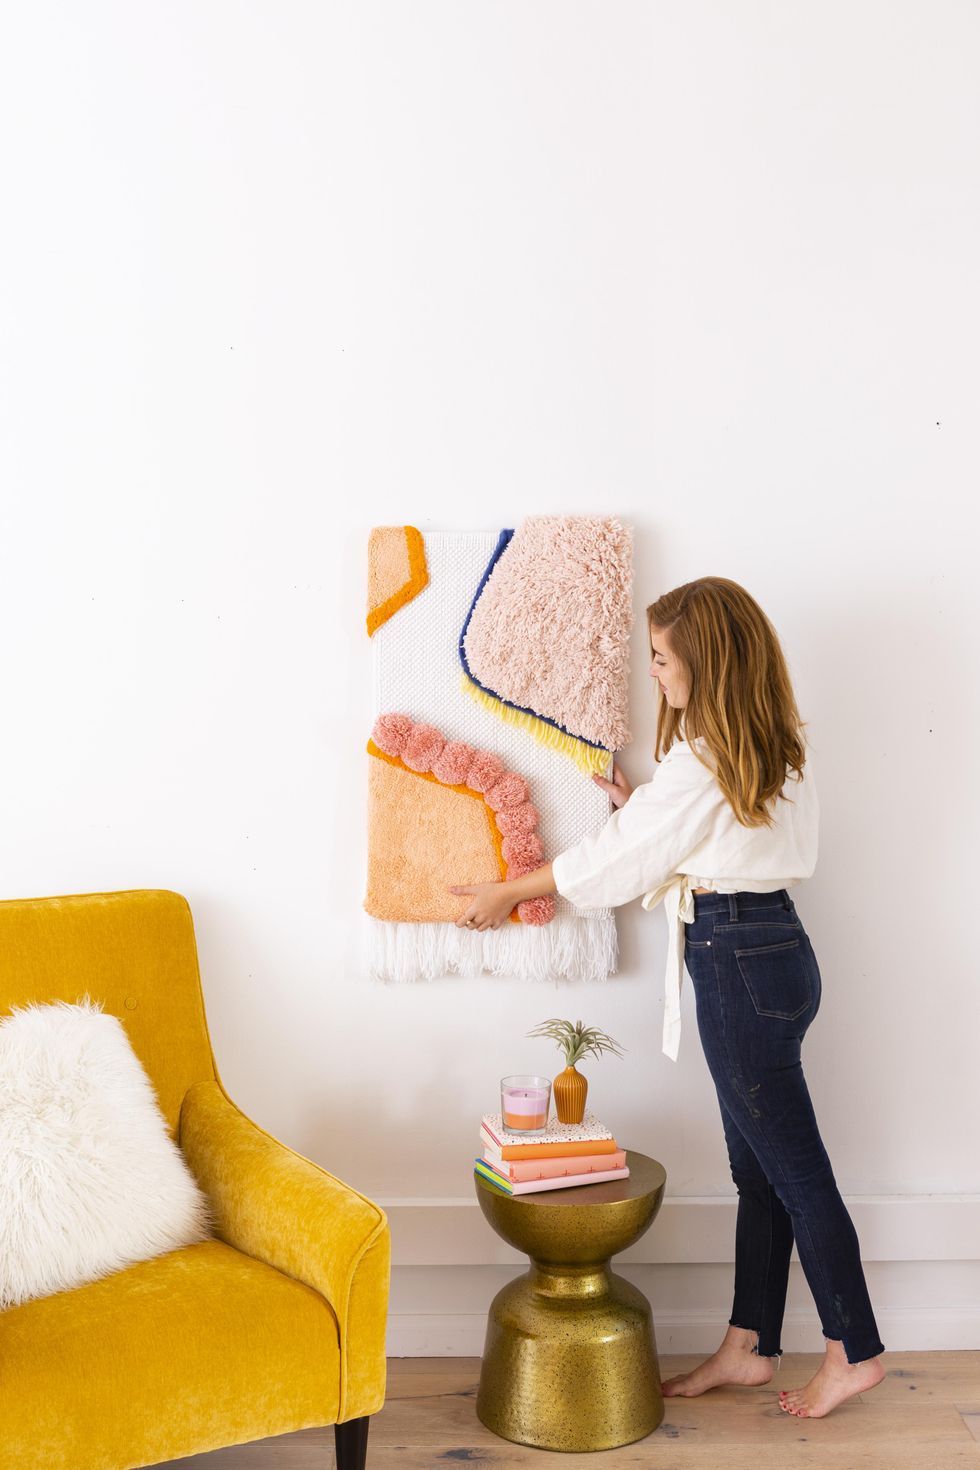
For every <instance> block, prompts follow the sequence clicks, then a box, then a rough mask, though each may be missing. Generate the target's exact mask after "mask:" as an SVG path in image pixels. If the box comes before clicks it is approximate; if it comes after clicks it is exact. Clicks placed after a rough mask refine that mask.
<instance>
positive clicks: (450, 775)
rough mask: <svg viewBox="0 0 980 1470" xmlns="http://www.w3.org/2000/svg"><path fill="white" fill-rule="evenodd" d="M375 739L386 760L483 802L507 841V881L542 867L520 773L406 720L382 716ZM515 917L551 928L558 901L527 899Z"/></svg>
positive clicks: (541, 852)
mask: <svg viewBox="0 0 980 1470" xmlns="http://www.w3.org/2000/svg"><path fill="white" fill-rule="evenodd" d="M371 739H372V740H373V741H374V743H375V745H376V746H377V747H378V749H379V750H382V751H384V753H385V755H391V756H396V757H397V758H398V759H399V760H402V761H404V762H405V765H406V766H408V767H410V769H411V770H413V771H417V772H419V773H423V774H431V775H433V776H435V778H436V780H437V781H441V782H442V784H443V785H444V786H468V787H469V789H470V790H471V791H475V792H477V793H478V794H479V795H480V796H482V797H483V799H484V801H485V802H486V803H487V805H488V806H489V807H490V809H491V811H492V812H493V815H494V819H495V821H496V823H497V828H498V831H499V832H500V834H501V836H502V837H503V841H502V843H501V852H502V853H503V858H504V862H505V863H506V864H507V877H508V878H521V877H523V876H524V874H525V873H533V872H534V870H535V868H539V867H540V866H541V863H542V860H543V858H544V848H543V847H542V845H541V838H540V837H539V836H538V833H537V831H536V828H537V825H538V812H537V809H536V808H535V807H534V806H532V805H531V802H530V801H529V800H528V787H527V782H526V781H525V780H524V777H523V776H519V775H518V774H517V772H516V771H508V770H507V769H506V767H505V766H504V763H503V761H502V760H501V759H500V757H499V756H496V755H493V754H492V753H491V752H490V751H488V750H475V749H474V748H473V746H472V745H467V744H465V742H464V741H462V740H447V739H446V738H445V736H444V735H442V733H441V732H440V731H439V730H437V729H436V727H435V725H427V724H424V723H423V722H421V721H420V722H416V721H415V720H413V719H411V718H410V716H408V715H399V714H385V715H379V716H378V718H377V719H376V720H375V722H374V729H373V730H372V731H371ZM517 912H518V914H519V915H520V918H521V921H522V923H525V924H550V923H551V920H552V919H553V918H554V917H555V899H554V895H553V894H550V893H549V894H544V895H543V896H542V897H541V898H526V899H524V900H523V902H521V903H519V904H518V905H517Z"/></svg>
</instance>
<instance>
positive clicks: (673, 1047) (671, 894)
mask: <svg viewBox="0 0 980 1470" xmlns="http://www.w3.org/2000/svg"><path fill="white" fill-rule="evenodd" d="M661 899H662V900H663V905H664V912H665V913H666V915H667V969H666V973H665V976H664V1037H663V1051H664V1055H665V1056H668V1057H670V1059H671V1061H672V1062H676V1061H677V1052H678V1049H679V1047H680V1042H681V986H682V984H683V983H684V946H685V935H684V926H685V924H690V923H692V922H693V920H694V918H695V913H694V891H693V889H692V888H691V877H690V874H688V873H675V874H674V875H673V877H671V878H669V879H668V880H667V882H666V883H661V885H660V887H659V888H654V889H653V890H652V892H650V893H645V894H644V895H643V898H642V900H641V902H642V905H643V907H644V908H645V909H655V908H656V907H657V904H658V903H660V901H661Z"/></svg>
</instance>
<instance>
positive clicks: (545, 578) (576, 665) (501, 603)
mask: <svg viewBox="0 0 980 1470" xmlns="http://www.w3.org/2000/svg"><path fill="white" fill-rule="evenodd" d="M632 551H633V533H632V530H631V529H630V528H628V527H626V526H623V525H622V524H621V523H620V522H619V521H618V520H616V519H614V518H612V517H606V516H529V517H528V518H527V519H526V520H525V521H523V522H522V523H521V525H520V526H518V528H517V530H516V531H515V532H514V534H513V536H512V537H511V539H510V542H509V544H508V546H507V547H506V549H505V550H504V552H503V553H502V554H501V556H500V558H499V560H498V561H497V564H496V566H495V567H494V569H493V571H492V572H491V573H490V576H489V578H488V579H487V584H486V586H485V587H484V589H483V592H482V593H481V595H480V598H479V601H478V602H477V604H476V607H475V608H474V609H473V613H472V616H471V618H470V621H469V626H468V628H467V631H466V638H465V640H464V646H465V649H466V659H467V663H468V664H469V667H470V672H471V673H472V675H473V677H474V678H475V679H477V680H478V681H479V683H480V684H482V685H483V686H484V687H485V688H486V689H488V690H490V691H491V692H492V693H494V694H496V695H497V696H498V697H499V698H501V699H504V700H507V701H508V703H510V704H514V705H517V706H519V707H520V708H521V709H527V710H533V712H534V713H535V714H536V715H542V716H544V718H545V719H548V720H553V721H554V722H555V723H556V724H558V725H561V726H562V727H563V729H565V730H567V731H568V732H569V734H572V735H578V736H582V737H584V739H586V740H591V741H593V742H594V743H596V744H598V745H602V746H605V747H606V749H607V750H621V749H622V748H623V746H625V745H628V744H629V743H630V739H631V736H630V731H629V723H628V719H629V715H628V676H629V635H630V628H631V626H632V622H633V569H632Z"/></svg>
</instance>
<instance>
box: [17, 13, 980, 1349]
mask: <svg viewBox="0 0 980 1470" xmlns="http://www.w3.org/2000/svg"><path fill="white" fill-rule="evenodd" d="M4 32H5V40H4V45H3V48H2V50H0V127H2V136H3V137H4V139H5V143H4V146H3V150H2V157H0V170H2V175H0V177H2V201H3V215H4V223H3V228H2V230H0V266H2V279H3V282H4V289H3V293H2V298H0V392H2V402H3V415H4V428H3V434H2V440H0V456H2V458H0V475H2V490H0V494H2V500H0V518H2V519H0V601H2V612H3V635H4V636H3V671H4V678H3V688H4V695H5V700H4V705H5V708H4V713H3V720H2V724H0V742H2V766H0V820H2V831H3V842H2V848H0V893H2V895H3V896H4V897H8V898H10V897H26V896H35V895H46V894H57V893H78V892H89V891H100V890H107V889H124V888H132V887H154V886H160V887H168V888H174V889H177V890H178V891H180V892H182V893H184V894H186V895H187V897H188V898H189V900H190V902H191V905H192V907H193V911H194V915H195V920H196V925H197V933H198V942H199V947H200V952H201V962H202V970H203V975H204V985H205V993H206V999H207V1004H208V1011H209V1018H210V1024H211V1030H212V1036H213V1040H214V1045H215V1050H216V1053H217V1056H218V1060H219V1066H220V1068H221V1071H222V1075H223V1077H224V1080H225V1082H226V1084H227V1085H228V1087H229V1089H230V1091H231V1092H232V1093H233V1095H234V1096H235V1097H236V1098H237V1099H238V1101H239V1102H240V1104H241V1105H242V1106H243V1107H244V1108H245V1109H246V1110H247V1111H248V1112H250V1113H251V1114H252V1115H253V1116H255V1117H256V1118H258V1119H260V1120H261V1121H262V1123H263V1124H264V1125H265V1126H266V1127H268V1128H269V1129H270V1130H271V1131H273V1132H275V1133H276V1134H278V1135H279V1136H280V1137H282V1138H283V1139H284V1140H286V1141H287V1142H289V1143H290V1144H292V1145H293V1146H294V1147H296V1148H298V1149H299V1150H300V1151H301V1152H303V1153H306V1154H308V1155H309V1156H310V1157H312V1158H314V1159H316V1160H317V1161H319V1162H321V1163H322V1164H324V1165H325V1166H326V1167H327V1168H329V1169H331V1170H332V1171H333V1172H335V1173H337V1174H339V1175H340V1176H341V1177H343V1178H346V1179H348V1180H349V1181H350V1182H351V1183H353V1184H354V1185H356V1186H357V1187H358V1188H360V1189H362V1190H364V1191H365V1192H367V1193H370V1194H371V1195H373V1196H374V1197H375V1198H377V1199H379V1201H380V1202H382V1203H383V1204H384V1205H385V1206H386V1208H388V1210H389V1214H390V1218H391V1221H392V1229H393V1237H394V1250H395V1257H394V1259H395V1270H394V1275H393V1283H392V1328H391V1334H390V1340H389V1345H390V1348H391V1350H392V1351H393V1352H399V1351H407V1352H454V1351H466V1352H479V1351H480V1349H481V1346H482V1324H483V1321H484V1316H485V1310H486V1305H487V1302H488V1301H489V1297H490V1296H491V1295H492V1292H493V1291H494V1290H496V1287H497V1286H498V1285H500V1284H501V1283H502V1281H503V1280H505V1279H507V1277H508V1276H509V1275H511V1274H513V1272H514V1271H515V1270H517V1269H519V1268H520V1266H521V1260H522V1258H520V1257H518V1256H517V1255H516V1253H515V1252H512V1251H510V1250H509V1248H507V1247H505V1246H504V1245H503V1243H502V1242H500V1241H498V1240H497V1239H496V1237H494V1236H492V1235H491V1233H490V1231H489V1227H487V1226H486V1224H485V1222H484V1221H483V1218H482V1216H481V1215H480V1213H479V1211H478V1209H477V1208H476V1206H475V1204H474V1193H473V1182H472V1158H473V1154H474V1152H475V1151H476V1129H477V1124H478V1119H479V1116H480V1114H481V1113H482V1112H483V1111H485V1110H487V1109H490V1108H492V1107H493V1106H494V1105H495V1101H496V1085H497V1082H498V1079H499V1077H500V1075H501V1074H502V1073H505V1072H510V1071H516V1070H523V1069H528V1070H530V1069H535V1070H538V1069H544V1070H547V1071H556V1070H557V1069H558V1055H557V1053H556V1052H554V1051H553V1048H551V1046H550V1044H549V1043H545V1042H542V1041H540V1040H529V1039H527V1038H526V1034H525V1033H526V1032H527V1031H528V1029H529V1028H530V1027H531V1026H532V1025H534V1024H535V1023H536V1022H537V1021H539V1020H541V1019H543V1018H544V1017H546V1016H549V1015H552V1014H567V1015H575V1016H578V1015H582V1016H584V1017H585V1018H587V1019H588V1020H590V1021H591V1022H592V1023H594V1024H597V1025H600V1026H602V1027H603V1028H604V1029H606V1030H608V1031H609V1032H611V1033H612V1034H613V1035H614V1036H616V1037H617V1038H619V1039H620V1040H621V1041H622V1042H623V1043H624V1045H625V1046H626V1047H628V1052H627V1055H626V1056H625V1058H624V1059H622V1060H617V1059H615V1058H606V1059H603V1060H602V1061H601V1062H598V1063H592V1064H589V1065H588V1066H587V1068H586V1070H587V1072H588V1075H589V1077H590V1083H591V1092H590V1104H591V1105H592V1106H593V1107H595V1109H596V1110H597V1111H598V1112H599V1114H600V1115H601V1116H602V1117H603V1118H605V1119H606V1120H608V1121H609V1123H610V1124H611V1125H612V1126H613V1127H614V1129H615V1132H616V1135H617V1137H618V1138H619V1139H620V1140H621V1141H622V1142H623V1143H624V1144H626V1145H627V1146H629V1147H633V1148H637V1149H641V1150H643V1151H645V1152H647V1153H650V1154H653V1155H655V1156H656V1157H657V1158H658V1159H660V1160H661V1161H662V1162H663V1163H664V1165H665V1167H666V1169H667V1173H668V1184H667V1195H668V1199H667V1201H666V1202H665V1205H664V1208H663V1210H662V1213H661V1216H660V1219H659V1220H658V1221H657V1223H656V1224H655V1226H654V1228H653V1229H652V1230H651V1232H649V1234H648V1236H647V1237H646V1238H645V1239H644V1241H643V1242H641V1243H640V1244H639V1245H638V1246H637V1247H635V1248H634V1250H633V1252H632V1253H631V1254H630V1255H629V1256H628V1257H627V1258H624V1260H625V1261H626V1265H625V1267H624V1269H625V1270H627V1271H632V1272H634V1279H636V1280H637V1281H641V1282H642V1283H643V1284H644V1286H645V1289H647V1290H648V1292H649V1294H650V1296H651V1299H652V1300H653V1302H654V1306H655V1310H656V1312H657V1318H658V1323H659V1324H660V1342H661V1346H662V1347H665V1346H668V1345H669V1346H671V1347H674V1348H681V1347H691V1348H698V1347H700V1346H702V1345H703V1346H710V1345H714V1343H715V1342H716V1340H717V1337H718V1335H719V1332H720V1330H723V1327H724V1324H725V1322H726V1321H727V1318H728V1314H729V1309H730V1294H731V1261H732V1259H733V1228H734V1199H735V1191H734V1185H733V1184H732V1182H731V1179H730V1176H729V1173H728V1166H727V1158H726V1155H725V1149H724V1140H723V1135H722V1130H721V1119H720V1115H719V1113H718V1108H717V1102H716V1098H715V1094H714V1090H713V1087H712V1085H711V1081H710V1077H709V1074H708V1072H707V1068H706V1065H705V1062H704V1058H703V1055H702V1053H701V1050H700V1044H699V1040H698V1036H697V1028H696V1021H695V1015H694V1006H693V993H692V990H691V987H690V982H689V981H687V982H686V984H685V993H684V1035H683V1039H682V1045H681V1054H680V1058H679V1060H678V1062H677V1063H672V1062H670V1061H669V1060H668V1059H667V1058H666V1057H664V1056H663V1055H662V1053H661V1051H660V1028H661V1020H662V1003H663V997H662V981H661V976H662V971H663V965H664V957H665V946H666V931H665V924H664V919H663V911H662V910H660V911H658V912H656V913H655V914H653V915H646V914H644V913H643V912H642V911H641V910H640V908H639V904H638V903H633V904H630V905H628V906H627V907H626V908H624V909H623V910H621V911H620V936H621V956H622V965H621V973H620V974H619V975H618V977H616V978H615V979H613V980H611V981H609V982H608V983H607V984H605V985H603V986H576V987H573V988H564V989H558V988H555V987H550V986H545V987H539V988H532V987H530V986H528V985H527V984H521V983H517V982H510V981H507V980H493V979H489V978H488V979H486V980H482V981H473V980H465V981H464V980H459V979H455V978H453V979H447V980H444V981H440V982H433V983H430V984H421V985H418V986H411V987H408V986H406V987H400V988H399V987H384V986H381V985H377V984H373V983H371V982H370V981H368V980H367V979H366V977H365V975H364V973H363V967H362V964H361V959H360V937H359V936H360V929H361V907H360V905H361V897H362V891H363V879H364V859H365V844H364V814H365V791H366V769H365V767H366V757H365V755H364V742H365V738H366V735H367V733H368V729H369V723H370V669H369V652H370V647H369V642H368V639H367V637H366V635H365V633H364V625H363V612H364V606H363V604H364V581H365V556H364V553H365V543H366V537H367V532H368V529H369V528H370V526H371V525H374V524H385V523H392V522H395V523H401V522H405V521H408V522H413V523H414V524H416V525H418V526H419V527H420V528H422V529H423V530H424V529H425V528H427V527H432V528H436V527H454V526H461V527H476V526H478V527H483V528H494V529H497V528H499V527H500V526H503V525H514V524H516V523H517V522H518V521H519V520H520V518H521V517H522V516H523V515H525V514H528V513H549V512H599V511H602V512H608V513H616V514H619V515H620V516H621V517H622V518H623V519H625V520H627V521H628V522H630V523H631V524H632V525H633V526H634V528H635V535H636V566H635V570H636V604H637V610H638V613H641V612H642V609H643V607H644V606H645V605H646V603H647V602H649V601H652V600H653V599H654V598H655V597H657V596H658V595H659V594H660V593H662V592H663V591H665V590H666V589H668V588H670V587H673V586H675V585H677V584H678V583H680V582H684V581H687V580H690V579H691V578H694V577H696V576H699V575H703V574H709V573H710V574H717V575H723V576H728V577H732V578H734V579H735V580H737V581H739V582H741V583H742V584H743V585H745V586H746V587H747V588H748V589H749V590H750V591H751V592H752V593H753V595H754V596H755V597H757V598H758V600H759V601H760V603H761V604H762V606H763V607H764V609H765V610H766V611H767V613H768V614H769V616H770V617H771V618H772V620H773V621H774V623H775V625H776V627H777V630H778V632H779V633H780V635H781V637H782V640H783V644H784V647H785V650H786V653H787V657H788V659H789V662H790V666H791V670H792V673H793V677H794V681H795V684H796V689H797V694H798V698H799V703H800V706H801V710H802V713H803V716H804V718H806V719H807V720H809V732H810V738H811V741H812V743H813V745H814V749H815V751H816V753H817V758H818V760H819V773H820V778H821V785H820V796H821V806H822V832H821V845H820V857H819V862H818V867H817V871H816V874H815V876H814V877H813V879H812V880H810V881H809V882H808V883H807V884H806V885H805V886H804V887H802V888H799V889H797V890H795V892H794V897H795V898H796V901H797V906H798V908H799V911H800V914H801V916H802V917H803V919H804V922H805V923H806V925H807V927H808V930H809V932H810V934H811V937H812V939H813V942H814V946H815V949H816V953H817V956H818V959H819V963H820V967H821V973H822V977H823V983H824V994H823V1002H822V1006H821V1009H820V1013H819V1015H818V1017H817V1019H816V1021H815V1022H814V1024H813V1026H812V1028H811V1031H810V1033H809V1034H808V1036H807V1039H806V1042H805V1046H804V1063H805V1067H806V1069H807V1075H808V1079H809V1083H810V1088H811V1092H812V1094H813V1098H814V1103H815V1107H816V1111H817V1115H818V1118H819V1120H820V1123H821V1127H822V1131H823V1135H824V1139H825V1142H826V1143H827V1147H828V1149H829V1152H830V1155H831V1158H832V1159H833V1161H834V1164H835V1170H836V1173H837V1178H838V1181H839V1183H840V1185H841V1188H842V1191H843V1192H844V1195H845V1198H846V1199H847V1200H848V1201H849V1203H851V1204H852V1208H853V1213H854V1216H855V1221H856V1223H857V1224H858V1229H859V1234H860V1236H861V1240H862V1247H863V1250H864V1254H865V1257H866V1260H867V1262H868V1272H869V1280H870V1283H871V1287H872V1296H873V1299H874V1300H875V1304H876V1309H877V1310H878V1312H879V1325H880V1327H881V1329H882V1335H883V1338H884V1341H885V1342H886V1345H887V1346H888V1347H894V1348H898V1347H904V1346H920V1345H929V1346H950V1347H952V1346H973V1347H976V1346H980V1267H978V1264H977V1256H978V1254H980V1253H978V1250H977V1241H978V1240H980V1228H978V1224H980V1151H978V1148H977V1142H976V1114H977V1093H976V1082H975V1078H976V1070H977V1060H978V1051H977V1047H978V1041H977V1037H978V1021H980V1000H978V995H980V987H978V983H977V982H978V975H977V961H976V943H975V926H974V915H973V903H972V898H971V893H972V889H973V886H974V879H975V855H976V832H977V817H978V801H977V776H976V767H975V764H974V763H973V760H972V756H973V752H974V750H975V748H976V745H977V735H978V711H977V678H976V671H977V654H978V647H977V644H978V638H977V619H978V612H980V606H978V581H977V577H976V570H975V565H974V543H973V541H972V540H971V539H970V537H969V535H968V534H967V508H968V504H967V502H968V494H969V492H970V490H971V489H975V486H976V483H977V469H978V454H977V437H976V403H977V397H978V386H980V385H978V369H977V362H978V359H977V353H976V342H977V340H978V335H980V299H978V298H980V291H978V279H980V278H978V274H977V271H976V266H975V263H976V260H977V259H978V258H980V239H978V235H980V229H978V225H980V197H978V196H980V169H978V164H980V158H978V152H980V147H978V145H980V115H978V114H980V103H978V95H980V94H978V92H977V88H976V85H975V79H976V76H977V74H978V63H980V12H978V11H977V9H976V8H975V7H973V6H969V5H967V4H964V3H958V0H938V3H934V4H931V5H929V6H924V5H919V4H914V3H894V0H888V3H885V0H881V3H858V4H853V3H846V4H845V3H839V0H838V3H829V4H824V5H821V6H819V7H813V6H805V5H801V4H796V3H791V4H779V5H777V4H767V3H762V0H742V3H713V4H712V3H706V0H692V3H689V4H685V5H684V6H673V5H668V4H666V3H651V4H637V3H626V0H622V3H619V4H617V5H615V6H610V5H605V4H601V3H589V4H586V3H572V0H561V3H558V0H556V3H541V0H538V3H532V4H522V3H516V0H515V3H497V4H485V3H467V4H459V3H456V0H445V3H432V0H424V3H416V4H413V5H411V6H407V5H401V4H397V3H389V4H378V3H364V0H358V3H357V4H325V5H323V4H321V5H316V4H312V3H287V4H272V3H264V4H259V3H248V4H244V3H240V0H236V3H231V0H227V3H217V0H204V3H200V0H195V3H177V4H175V3H172V0H171V3H166V4H163V3H146V0H144V3H141V4H140V5H136V6H134V5H131V4H127V3H118V4H108V3H105V0H91V3H89V4H87V5H85V6H84V7H78V6H74V5H70V4H68V3H43V0H42V3H37V4H32V5H30V6H22V7H19V8H17V9H15V8H14V7H9V8H8V9H7V12H6V14H5V21H4ZM632 660H633V682H632V719H633V727H634V732H635V741H634V744H633V745H632V746H631V748H630V749H629V750H628V751H627V752H626V753H625V755H624V757H623V765H624V767H625V769H626V771H627V773H628V775H629V776H630V777H631V779H632V780H633V781H634V783H635V782H638V781H641V780H644V779H646V778H647V777H648V776H649V774H650V772H651V770H652V755H651V748H652V741H653V734H654V718H655V700H654V696H653V693H652V691H651V689H650V685H649V679H648V677H647V672H646V671H647V657H646V650H645V647H644V639H643V634H642V618H640V619H639V621H638V623H637V630H636V633H635V636H634V641H633V648H632ZM790 1305H791V1311H790V1314H789V1317H788V1330H787V1335H786V1345H787V1346H788V1347H791V1348H792V1347H796V1346H806V1347H810V1348H816V1347H819V1346H820V1345H821V1339H820V1335H819V1324H818V1323H817V1319H816V1316H815V1313H814V1311H813V1307H812V1302H811V1300H810V1297H809V1294H808V1292H807V1289H806V1283H805V1281H804V1279H803V1277H802V1275H801V1271H800V1267H799V1264H798V1262H797V1261H796V1260H795V1258H794V1265H793V1278H792V1282H791V1304H790ZM665 1322H666V1323H667V1324H668V1327H667V1328H666V1329H665V1328H664V1325H663V1324H664V1323H665Z"/></svg>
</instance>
